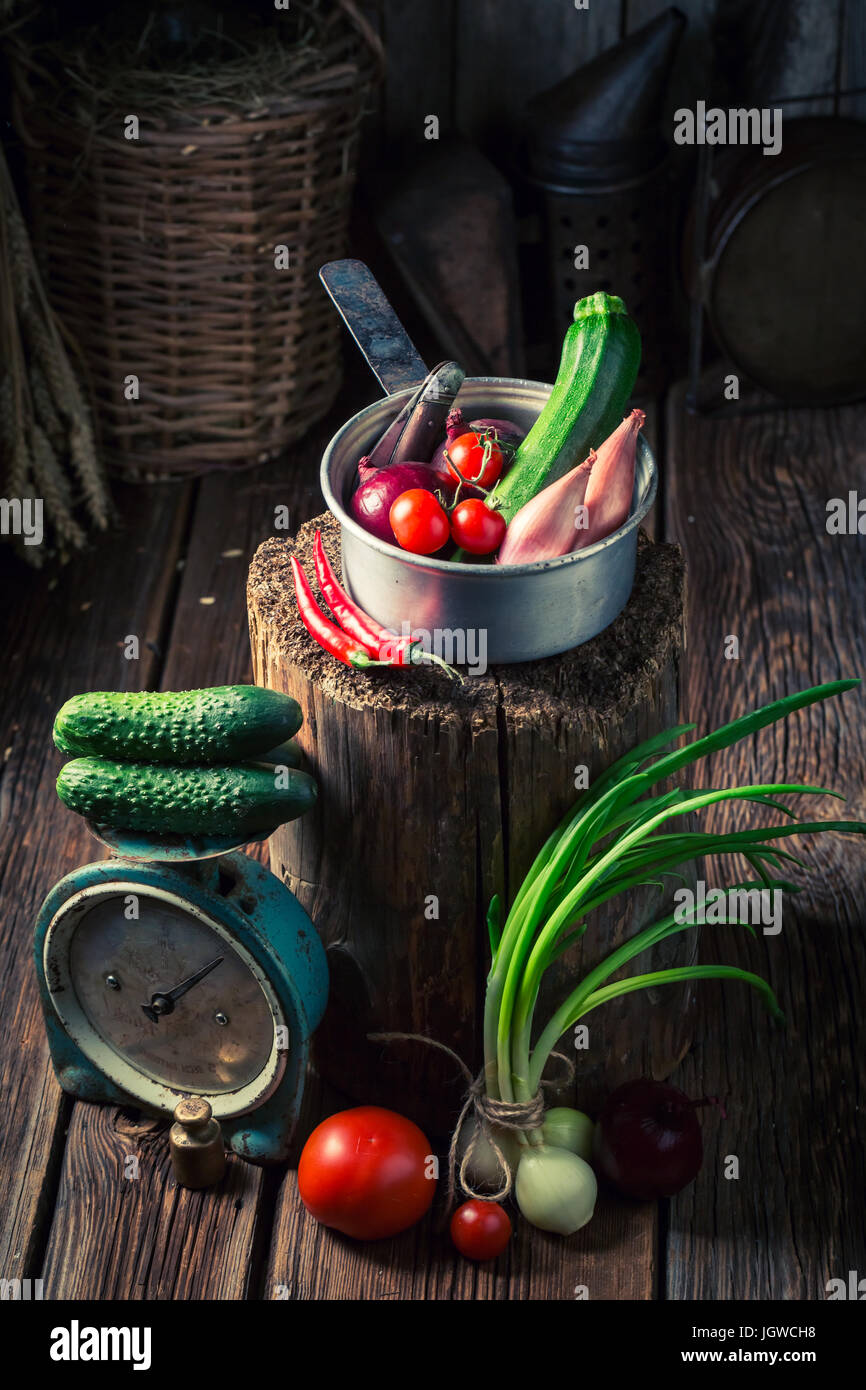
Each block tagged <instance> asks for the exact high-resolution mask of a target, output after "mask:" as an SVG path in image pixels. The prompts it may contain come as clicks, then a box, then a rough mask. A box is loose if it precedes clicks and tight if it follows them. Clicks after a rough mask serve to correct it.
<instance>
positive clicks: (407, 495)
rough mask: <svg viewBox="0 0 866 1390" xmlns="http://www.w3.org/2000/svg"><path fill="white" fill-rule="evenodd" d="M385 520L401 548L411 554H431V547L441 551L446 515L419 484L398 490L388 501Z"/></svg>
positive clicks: (448, 530)
mask: <svg viewBox="0 0 866 1390" xmlns="http://www.w3.org/2000/svg"><path fill="white" fill-rule="evenodd" d="M388 520H389V521H390V523H391V530H392V531H393V532H394V535H395V536H396V537H397V540H398V541H399V542H400V544H401V545H402V547H403V549H404V550H411V551H412V552H413V554H415V555H432V554H433V552H434V550H441V549H442V547H443V545H444V544H445V542H446V541H447V540H448V537H449V536H450V534H451V528H450V527H449V525H448V517H447V516H446V515H445V512H444V511H443V510H442V507H441V506H440V504H439V502H438V500H437V498H436V497H435V496H434V495H433V493H432V492H428V491H427V489H426V488H423V487H410V488H409V490H408V492H401V493H400V496H399V497H397V498H395V500H394V501H393V502H392V503H391V510H390V512H389V513H388Z"/></svg>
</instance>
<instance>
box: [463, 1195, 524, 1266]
mask: <svg viewBox="0 0 866 1390" xmlns="http://www.w3.org/2000/svg"><path fill="white" fill-rule="evenodd" d="M450 1230H451V1239H452V1240H453V1242H454V1244H455V1245H456V1246H457V1249H458V1250H459V1251H460V1254H461V1255H465V1256H466V1258H467V1260H495V1259H496V1256H497V1255H501V1254H502V1252H503V1250H504V1249H505V1247H506V1245H507V1244H508V1242H509V1241H510V1239H511V1218H510V1217H509V1215H508V1212H507V1211H506V1210H505V1208H504V1207H501V1206H500V1205H499V1203H498V1202H479V1201H477V1200H476V1199H475V1198H473V1199H472V1201H471V1202H464V1203H463V1205H462V1207H458V1208H457V1210H456V1211H455V1213H454V1215H453V1216H452V1218H451V1226H450Z"/></svg>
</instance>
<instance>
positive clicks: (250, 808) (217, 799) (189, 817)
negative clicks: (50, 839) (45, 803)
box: [57, 758, 316, 837]
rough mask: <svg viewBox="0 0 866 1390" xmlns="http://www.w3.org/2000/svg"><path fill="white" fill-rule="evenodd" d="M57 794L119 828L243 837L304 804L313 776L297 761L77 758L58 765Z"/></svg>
mask: <svg viewBox="0 0 866 1390" xmlns="http://www.w3.org/2000/svg"><path fill="white" fill-rule="evenodd" d="M284 784H285V785H284ZM57 795H58V796H59V797H60V800H61V801H62V802H63V804H64V805H65V806H68V807H69V809H70V811H77V812H78V814H79V815H80V816H86V818H87V819H88V820H89V821H93V823H94V824H95V825H106V826H111V827H112V828H113V829H117V830H140V831H148V832H151V833H154V834H162V835H166V834H179V835H237V836H238V837H243V836H245V835H250V834H253V833H254V832H256V831H261V830H268V831H270V830H275V829H276V827H277V826H278V825H283V824H284V823H285V822H286V821H290V820H295V819H297V817H298V816H302V815H303V814H304V813H305V812H306V811H309V810H310V808H311V807H312V806H313V804H314V803H315V800H316V783H315V781H314V780H313V778H312V777H310V776H309V775H308V774H307V773H306V772H299V771H298V770H297V769H295V768H291V769H289V770H288V771H287V772H283V773H280V774H275V772H274V768H273V767H266V766H264V765H258V764H255V763H247V764H243V763H240V764H238V763H233V764H229V765H226V766H212V767H160V766H159V765H158V764H154V763H127V762H119V761H116V760H111V759H107V758H75V759H74V760H73V761H72V762H71V763H67V764H66V765H65V767H63V768H61V770H60V775H59V777H58V778H57Z"/></svg>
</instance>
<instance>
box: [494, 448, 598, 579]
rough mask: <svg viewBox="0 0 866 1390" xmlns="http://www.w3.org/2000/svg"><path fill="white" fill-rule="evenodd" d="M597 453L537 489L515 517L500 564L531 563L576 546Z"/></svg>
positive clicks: (500, 553)
mask: <svg viewBox="0 0 866 1390" xmlns="http://www.w3.org/2000/svg"><path fill="white" fill-rule="evenodd" d="M594 466H595V454H592V453H591V454H590V456H589V458H588V459H585V460H584V462H583V463H579V464H578V465H577V467H576V468H572V470H571V472H570V473H566V475H565V477H564V478H559V479H558V480H557V482H555V483H550V484H549V485H548V486H547V487H546V488H544V489H543V490H542V491H541V492H537V493H536V494H535V496H534V497H531V498H530V499H529V501H528V502H526V503H524V505H523V506H522V507H521V508H520V511H519V512H518V513H517V515H516V516H515V517H514V518H513V519H512V521H511V523H510V525H509V527H508V530H507V531H506V532H505V540H504V541H503V542H502V545H501V546H500V547H499V554H498V555H497V557H496V561H497V564H500V565H531V564H534V563H535V561H536V560H554V559H556V558H557V557H558V556H559V555H567V554H568V553H569V551H570V550H574V548H575V542H576V538H577V536H578V535H579V534H580V532H579V531H578V530H577V529H576V528H577V526H578V525H579V523H580V522H581V521H582V520H583V514H584V510H585V508H584V498H585V497H586V494H587V491H588V488H589V481H590V478H591V476H592V470H593V468H594Z"/></svg>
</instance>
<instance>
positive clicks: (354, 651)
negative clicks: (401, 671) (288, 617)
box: [292, 555, 390, 668]
mask: <svg viewBox="0 0 866 1390" xmlns="http://www.w3.org/2000/svg"><path fill="white" fill-rule="evenodd" d="M292 574H293V576H294V580H295V593H296V594H297V598H298V612H299V613H300V615H301V622H302V623H303V624H304V627H305V628H306V629H307V632H309V634H310V636H311V637H315V639H316V641H317V642H318V644H319V646H320V647H324V649H325V651H326V652H330V653H331V656H335V657H336V658H337V660H338V661H342V662H343V664H344V665H345V666H359V667H361V668H366V667H367V666H388V665H390V662H387V661H375V660H374V659H373V657H372V655H371V653H370V651H369V650H368V649H367V648H365V647H364V646H362V645H361V644H360V643H359V642H358V639H357V638H355V637H352V636H350V635H349V634H348V633H346V632H344V631H343V629H342V628H339V627H336V626H335V624H334V623H332V622H329V621H328V619H327V618H326V617H325V615H324V613H323V612H322V610H321V608H320V607H319V605H318V604H317V603H316V599H315V595H314V594H313V590H312V588H311V586H310V581H309V579H308V578H307V576H306V574H305V573H304V571H303V569H302V568H301V566H300V565H299V564H298V561H297V559H296V557H295V556H294V555H293V556H292Z"/></svg>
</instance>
